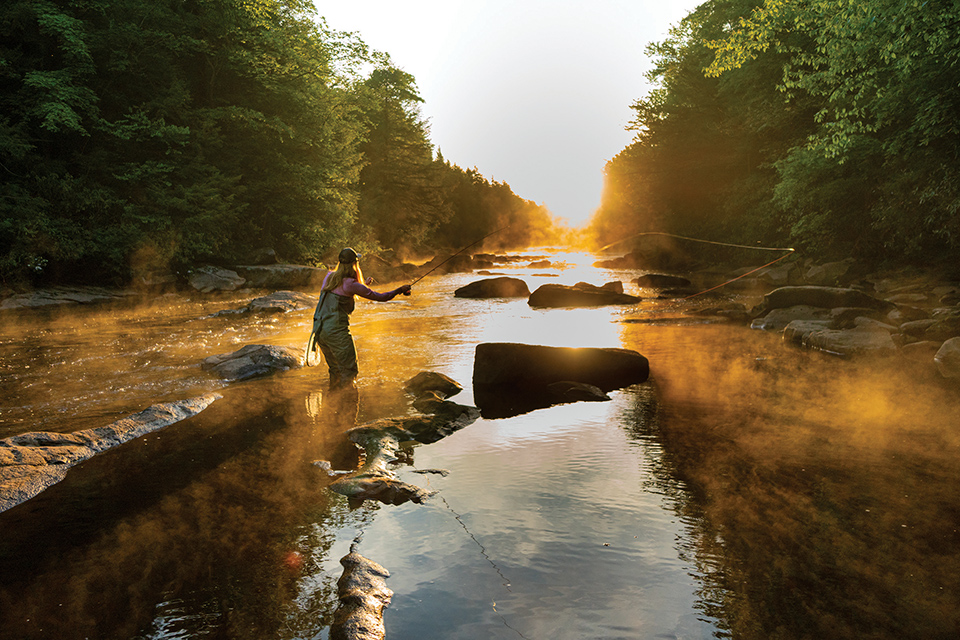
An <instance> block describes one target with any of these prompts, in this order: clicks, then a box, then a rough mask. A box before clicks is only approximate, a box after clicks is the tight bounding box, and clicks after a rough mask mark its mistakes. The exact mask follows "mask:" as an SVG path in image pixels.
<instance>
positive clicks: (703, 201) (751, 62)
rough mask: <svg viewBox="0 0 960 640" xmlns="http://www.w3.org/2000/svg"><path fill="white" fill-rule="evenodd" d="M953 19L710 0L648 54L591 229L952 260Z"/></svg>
mask: <svg viewBox="0 0 960 640" xmlns="http://www.w3.org/2000/svg"><path fill="white" fill-rule="evenodd" d="M958 25H960V6H956V5H949V6H944V5H943V3H935V2H923V1H922V0H913V1H907V2H903V1H901V0H897V1H894V0H869V1H867V2H829V1H827V0H802V1H793V2H787V1H786V0H765V1H763V2H741V1H738V0H711V1H709V2H706V3H704V4H703V5H701V6H700V7H699V8H698V9H697V10H696V11H694V12H693V13H691V14H690V15H689V16H688V17H687V18H686V19H685V20H683V21H681V23H680V24H679V25H678V26H677V27H676V28H675V29H674V30H673V31H672V32H671V35H670V37H669V38H668V39H667V40H666V41H664V42H663V43H659V44H656V45H651V47H650V49H649V52H650V54H651V55H652V56H654V57H655V67H654V69H653V71H651V73H650V79H651V80H652V81H654V82H655V83H656V88H655V90H654V91H652V92H651V93H650V94H649V95H648V96H647V97H646V98H645V99H643V100H640V101H638V102H637V103H636V104H634V105H633V108H634V110H635V113H636V119H635V120H634V122H633V123H632V127H633V128H634V129H635V130H636V131H638V135H637V137H636V138H635V140H634V142H633V143H632V145H631V148H630V149H629V151H630V152H629V153H626V152H625V153H624V154H621V155H620V156H618V157H617V158H615V159H614V160H613V161H611V163H610V164H609V165H608V167H607V179H608V192H609V193H608V194H606V195H605V198H604V203H603V206H602V207H601V210H600V213H599V215H598V218H597V219H596V220H595V221H594V230H595V232H596V233H598V234H600V235H601V236H604V237H606V236H605V234H609V229H612V228H619V229H621V230H622V229H623V228H624V227H627V228H630V229H636V230H645V229H644V228H643V227H651V226H652V227H657V228H658V229H659V230H667V231H670V230H678V229H685V230H693V229H696V230H698V232H699V235H701V236H703V235H705V234H706V235H708V236H710V235H713V236H715V237H720V236H722V237H724V238H726V239H737V240H740V241H752V240H763V241H769V242H774V243H777V244H780V243H791V244H793V245H794V246H798V247H800V248H803V249H806V250H807V251H808V252H812V253H815V254H818V255H821V256H824V257H825V256H826V255H829V254H835V255H850V253H851V252H853V253H854V254H855V255H857V256H859V257H866V258H873V259H877V260H881V259H890V258H891V257H892V258H893V259H895V260H902V259H917V260H929V259H930V258H935V257H938V256H939V257H941V258H945V257H947V256H949V255H951V253H952V252H954V251H956V249H957V248H958V243H960V219H958V216H957V209H958V206H960V202H958V200H957V195H958V194H957V189H956V188H955V187H954V185H956V184H957V182H958V178H960V175H958V158H960V136H958V133H960V131H958V126H957V119H956V115H955V114H956V113H958V112H960V64H958V61H960V60H958V58H960V30H958V29H957V26H958ZM724 167H726V168H727V169H728V171H726V172H724V171H723V168H724ZM735 168H738V169H735ZM664 171H666V172H668V177H667V178H664V177H663V172H664ZM628 176H635V177H633V178H628ZM676 176H683V178H682V180H681V179H679V178H677V177H676ZM683 181H685V182H687V184H689V185H693V187H692V188H691V187H682V186H681V187H680V188H679V189H678V186H677V185H678V184H681V185H682V182H683ZM641 182H642V187H641V186H640V184H641ZM678 190H679V191H680V192H681V194H682V197H678V196H677V192H678ZM638 198H639V201H638V200H637V199H638ZM625 202H626V203H628V204H626V205H624V203H625Z"/></svg>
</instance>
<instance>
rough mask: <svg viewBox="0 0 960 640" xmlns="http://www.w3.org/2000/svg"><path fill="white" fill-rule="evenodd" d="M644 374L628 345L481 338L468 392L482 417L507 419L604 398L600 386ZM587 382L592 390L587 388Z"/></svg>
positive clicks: (615, 384) (643, 365) (643, 366)
mask: <svg viewBox="0 0 960 640" xmlns="http://www.w3.org/2000/svg"><path fill="white" fill-rule="evenodd" d="M649 375H650V365H649V363H648V362H647V359H646V358H644V357H643V356H642V355H640V354H639V353H637V352H636V351H630V350H628V349H597V348H571V347H545V346H539V345H528V344H514V343H502V342H501V343H484V344H480V345H477V350H476V355H475V357H474V363H473V394H474V400H475V402H476V404H477V407H478V408H479V409H480V411H481V415H482V416H483V417H485V418H507V417H510V416H515V415H519V414H521V413H526V412H528V411H533V410H535V409H543V408H546V407H549V406H552V405H555V404H559V403H563V402H575V401H579V400H604V399H605V397H604V396H603V392H604V391H610V390H612V389H619V388H621V387H626V386H629V385H631V384H636V383H639V382H644V381H645V380H646V379H647V377H648V376H649ZM559 383H564V386H565V387H566V388H564V387H563V386H561V385H560V384H559ZM573 383H579V384H576V385H575V384H573ZM581 385H582V386H581ZM590 386H592V387H595V388H596V391H593V392H589V393H588V391H589V387H590ZM574 387H578V388H577V389H576V390H575V389H574Z"/></svg>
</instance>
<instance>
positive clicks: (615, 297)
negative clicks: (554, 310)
mask: <svg viewBox="0 0 960 640" xmlns="http://www.w3.org/2000/svg"><path fill="white" fill-rule="evenodd" d="M640 301H641V298H639V297H638V296H632V295H629V294H626V293H623V292H622V285H621V290H620V291H617V290H616V288H615V287H609V286H607V285H604V286H602V287H598V286H595V285H591V284H587V283H584V282H581V283H578V284H576V285H574V286H567V285H562V284H545V285H541V286H540V287H538V288H537V290H536V291H534V292H533V293H532V294H530V298H529V300H528V301H527V303H528V304H529V305H530V306H531V307H600V306H605V305H632V304H637V303H638V302H640Z"/></svg>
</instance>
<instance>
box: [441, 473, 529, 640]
mask: <svg viewBox="0 0 960 640" xmlns="http://www.w3.org/2000/svg"><path fill="white" fill-rule="evenodd" d="M427 486H428V487H429V486H430V478H427ZM437 495H438V497H439V498H440V500H442V501H443V504H444V506H445V507H446V508H447V511H449V512H450V513H452V514H453V518H454V520H456V521H457V522H459V523H460V526H461V527H463V530H464V531H466V532H467V535H468V536H470V539H471V540H473V542H474V544H476V545H477V547H478V548H479V549H480V555H482V556H483V557H484V558H485V559H486V561H487V562H489V563H490V566H491V567H493V570H494V571H496V572H497V575H498V576H500V577H501V578H502V579H503V582H502V583H501V584H502V585H503V588H504V589H506V590H507V591H509V592H510V593H513V590H512V589H511V588H510V579H509V578H507V576H505V575H503V571H501V570H500V567H498V566H497V563H496V562H494V561H493V559H492V558H491V557H490V556H489V555H487V549H486V547H484V546H483V545H482V544H480V541H479V540H477V537H476V536H475V535H473V532H472V531H470V528H469V527H467V523H466V522H464V521H463V516H461V515H460V514H459V513H457V512H456V511H455V510H454V509H453V507H451V506H450V503H449V502H447V499H446V498H444V497H443V495H441V494H437ZM491 604H492V607H493V612H494V613H495V614H497V617H498V618H500V620H501V622H503V625H504V626H505V627H506V628H508V629H510V630H511V631H513V632H514V633H516V634H517V635H518V636H520V637H521V638H523V639H524V640H528V638H527V636H525V635H523V634H522V633H521V632H520V631H519V630H517V629H516V628H514V627H512V626H510V623H509V622H507V619H506V618H504V617H503V614H502V613H500V612H499V611H497V602H496V600H494V601H492V603H491Z"/></svg>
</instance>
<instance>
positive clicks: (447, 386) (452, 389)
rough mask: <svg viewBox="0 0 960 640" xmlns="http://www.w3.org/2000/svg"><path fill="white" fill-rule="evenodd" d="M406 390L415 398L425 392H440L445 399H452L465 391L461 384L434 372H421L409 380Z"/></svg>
mask: <svg viewBox="0 0 960 640" xmlns="http://www.w3.org/2000/svg"><path fill="white" fill-rule="evenodd" d="M404 389H405V390H406V391H409V392H410V393H412V394H413V395H415V396H419V395H421V394H422V393H424V392H425V391H438V392H440V393H441V394H443V396H444V397H445V398H450V397H452V396H455V395H457V394H458V393H460V392H461V391H463V387H461V386H460V383H459V382H457V381H456V380H454V379H453V378H451V377H449V376H445V375H443V374H442V373H436V372H434V371H421V372H420V373H418V374H417V375H415V376H413V377H412V378H410V379H409V380H407V383H406V385H405V386H404Z"/></svg>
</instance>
